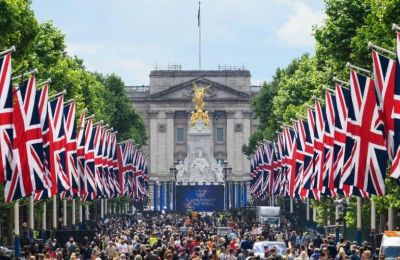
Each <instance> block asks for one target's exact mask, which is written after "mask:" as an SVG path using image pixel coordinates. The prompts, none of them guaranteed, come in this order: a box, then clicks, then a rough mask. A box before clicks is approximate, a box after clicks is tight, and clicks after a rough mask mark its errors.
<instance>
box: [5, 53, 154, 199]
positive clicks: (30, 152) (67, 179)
mask: <svg viewBox="0 0 400 260" xmlns="http://www.w3.org/2000/svg"><path fill="white" fill-rule="evenodd" d="M0 66H1V67H0V184H4V197H5V201H6V202H11V201H14V200H18V199H20V198H24V197H27V196H34V199H35V200H36V201H39V200H42V199H46V198H50V197H52V196H56V195H57V194H59V196H60V197H61V198H63V199H72V198H77V197H79V198H80V199H81V200H82V201H88V200H93V199H96V198H114V197H119V196H127V197H130V198H132V199H135V200H142V199H143V198H144V197H145V196H147V194H148V171H147V159H146V158H145V157H144V156H143V155H142V153H141V152H140V151H139V150H138V148H137V147H136V146H135V145H134V142H133V141H132V140H127V141H125V142H122V143H118V144H117V136H116V134H117V132H116V131H113V129H112V128H109V127H108V125H104V124H103V123H102V122H97V123H95V122H94V121H93V117H94V116H93V115H91V116H88V117H86V115H85V111H84V112H83V113H82V114H81V115H80V119H79V122H76V102H75V100H68V101H65V100H64V93H58V94H56V95H54V96H51V97H49V86H48V84H44V85H43V86H42V87H41V88H40V89H39V87H37V86H36V79H35V77H34V76H31V77H29V78H28V79H26V80H23V82H22V83H21V84H20V85H18V86H15V87H13V86H12V84H11V81H12V79H11V53H7V54H5V55H4V56H2V57H0Z"/></svg>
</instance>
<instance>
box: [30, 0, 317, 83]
mask: <svg viewBox="0 0 400 260" xmlns="http://www.w3.org/2000/svg"><path fill="white" fill-rule="evenodd" d="M32 7H33V10H34V11H35V14H36V17H37V18H38V19H39V21H47V20H52V21H53V22H54V24H55V25H56V26H57V27H58V28H60V29H61V30H62V31H63V32H64V33H65V34H66V43H67V51H68V52H69V53H70V54H73V55H77V56H78V57H80V58H82V59H84V62H85V65H86V67H87V68H88V69H89V70H92V71H99V72H102V73H116V74H118V75H120V76H121V77H122V79H123V80H124V81H125V83H126V84H127V85H148V84H149V78H148V76H149V73H150V71H151V70H153V69H154V68H155V66H156V64H159V65H167V64H180V65H182V69H197V68H198V29H197V10H198V1H196V0H84V1H82V0H68V1H65V0H51V1H48V0H34V1H33V4H32ZM323 18H324V14H323V3H322V0H203V1H202V5H201V24H202V68H203V69H217V67H218V65H219V64H221V65H225V64H226V65H234V66H243V65H244V66H245V68H247V69H248V70H250V72H251V74H252V83H253V84H260V82H262V81H265V80H266V81H268V80H270V79H271V77H272V75H273V74H274V72H275V70H276V68H277V67H283V66H285V65H287V64H288V63H289V62H290V61H291V60H292V59H293V58H295V57H298V56H299V55H301V54H302V53H304V52H311V53H312V52H313V49H314V41H313V38H312V35H311V32H312V30H311V28H312V26H313V25H315V24H321V23H322V21H323Z"/></svg>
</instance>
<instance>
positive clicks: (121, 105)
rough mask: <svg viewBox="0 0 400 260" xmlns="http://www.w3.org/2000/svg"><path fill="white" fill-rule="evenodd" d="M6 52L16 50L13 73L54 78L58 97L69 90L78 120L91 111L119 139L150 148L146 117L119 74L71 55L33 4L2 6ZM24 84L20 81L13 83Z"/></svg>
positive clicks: (0, 31) (21, 0)
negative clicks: (38, 16)
mask: <svg viewBox="0 0 400 260" xmlns="http://www.w3.org/2000/svg"><path fill="white" fill-rule="evenodd" d="M0 13H1V17H0V49H6V48H9V47H10V46H12V45H15V46H16V49H17V51H16V52H15V53H13V55H12V57H13V60H12V69H13V74H21V73H23V72H26V71H28V70H31V69H33V68H37V69H38V70H39V73H38V74H37V78H38V79H47V78H51V80H52V82H51V84H50V92H51V93H52V94H54V93H56V92H59V91H62V90H64V89H65V90H66V91H67V93H66V99H70V98H76V102H77V112H78V113H77V115H78V116H79V114H80V112H81V111H82V110H83V109H84V108H85V107H86V108H87V109H88V113H90V114H95V120H96V121H100V120H103V121H104V122H105V123H109V124H110V126H111V127H113V128H114V130H117V131H118V135H117V136H118V140H119V141H121V140H124V139H129V138H132V139H134V140H135V142H136V144H138V145H139V146H142V145H144V144H145V143H146V138H147V137H146V131H145V126H144V123H143V120H142V118H141V117H140V116H139V114H138V113H136V111H135V110H134V109H133V107H132V102H131V101H130V100H129V98H128V97H127V95H126V93H125V91H124V86H125V84H124V82H123V81H122V79H121V78H120V77H119V76H117V75H115V74H109V75H102V74H100V73H94V72H91V71H88V70H87V69H86V68H85V66H84V62H83V60H81V59H79V58H78V57H72V56H70V55H68V53H67V52H66V43H65V35H64V34H63V33H62V32H61V30H59V29H58V28H56V27H55V26H54V25H53V23H52V22H50V21H47V22H44V23H40V22H38V20H37V19H36V18H35V15H34V12H33V11H32V9H31V1H26V0H5V1H0ZM13 83H18V82H13Z"/></svg>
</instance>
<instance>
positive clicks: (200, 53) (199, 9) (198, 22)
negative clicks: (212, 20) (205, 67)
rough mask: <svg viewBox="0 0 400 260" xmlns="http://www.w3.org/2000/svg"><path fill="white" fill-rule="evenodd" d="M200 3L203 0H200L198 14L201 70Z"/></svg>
mask: <svg viewBox="0 0 400 260" xmlns="http://www.w3.org/2000/svg"><path fill="white" fill-rule="evenodd" d="M200 5H201V1H199V11H198V14H197V20H198V27H199V70H201V20H200V15H201V13H200Z"/></svg>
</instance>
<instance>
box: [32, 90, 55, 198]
mask: <svg viewBox="0 0 400 260" xmlns="http://www.w3.org/2000/svg"><path fill="white" fill-rule="evenodd" d="M48 99H49V86H48V85H47V84H45V85H44V86H43V88H42V89H41V90H37V91H36V102H37V104H39V117H40V126H41V129H42V139H43V164H44V170H45V177H46V179H47V184H48V187H49V188H47V189H45V190H40V191H36V192H35V195H34V200H35V201H39V200H42V199H47V198H49V197H51V191H50V189H51V187H52V186H53V183H52V180H51V173H50V129H49V115H48V112H47V110H48Z"/></svg>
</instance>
